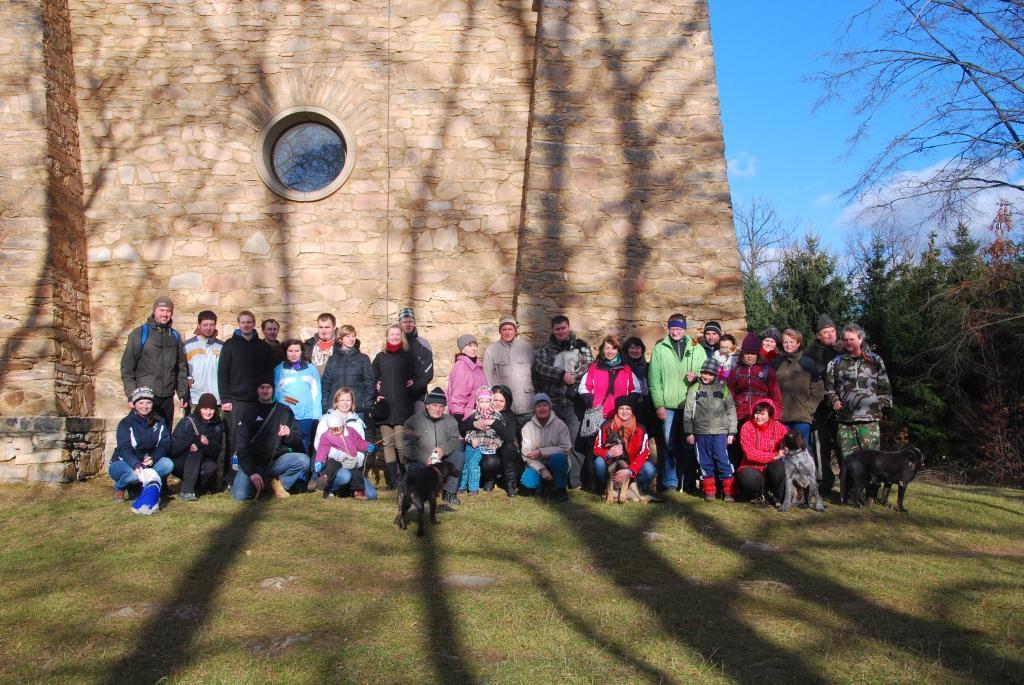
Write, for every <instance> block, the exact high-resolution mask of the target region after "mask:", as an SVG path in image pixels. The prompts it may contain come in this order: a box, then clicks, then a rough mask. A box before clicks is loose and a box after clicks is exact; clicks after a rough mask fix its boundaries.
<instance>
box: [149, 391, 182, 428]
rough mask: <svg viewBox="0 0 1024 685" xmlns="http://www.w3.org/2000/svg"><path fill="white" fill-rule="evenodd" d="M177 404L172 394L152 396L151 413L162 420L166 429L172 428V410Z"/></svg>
mask: <svg viewBox="0 0 1024 685" xmlns="http://www.w3.org/2000/svg"><path fill="white" fill-rule="evenodd" d="M177 406H178V403H177V402H175V401H174V396H173V395H172V396H171V397H154V398H153V413H154V414H156V415H157V416H159V417H160V418H162V419H163V420H164V423H166V424H167V430H168V431H170V430H171V429H172V428H174V410H175V408H176V407H177Z"/></svg>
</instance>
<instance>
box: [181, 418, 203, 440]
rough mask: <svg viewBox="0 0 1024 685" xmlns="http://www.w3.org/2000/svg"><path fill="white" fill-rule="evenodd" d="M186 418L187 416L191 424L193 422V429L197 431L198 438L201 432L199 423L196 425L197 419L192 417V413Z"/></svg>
mask: <svg viewBox="0 0 1024 685" xmlns="http://www.w3.org/2000/svg"><path fill="white" fill-rule="evenodd" d="M185 418H187V419H188V422H189V423H190V424H192V430H194V431H195V432H196V437H197V438H198V437H199V436H200V435H201V433H200V432H199V426H197V425H196V420H195V419H194V418H192V415H191V414H190V415H188V416H187V417H185Z"/></svg>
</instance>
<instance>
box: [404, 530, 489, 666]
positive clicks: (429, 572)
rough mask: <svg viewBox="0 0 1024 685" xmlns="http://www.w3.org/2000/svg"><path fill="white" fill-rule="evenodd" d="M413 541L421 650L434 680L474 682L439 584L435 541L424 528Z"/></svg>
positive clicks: (442, 589) (448, 606)
mask: <svg viewBox="0 0 1024 685" xmlns="http://www.w3.org/2000/svg"><path fill="white" fill-rule="evenodd" d="M449 516H450V515H449ZM441 520H442V521H444V517H442V519H441ZM427 525H429V523H428V524H427ZM413 544H415V545H416V547H417V548H418V551H419V565H420V567H419V581H420V587H421V588H422V592H423V606H424V610H425V611H426V616H425V617H424V618H425V620H426V624H427V629H426V631H425V636H424V637H425V638H426V644H425V645H424V649H425V650H426V653H427V658H428V659H429V660H430V663H431V664H432V665H433V667H434V672H435V673H436V676H437V677H436V682H439V683H446V684H449V683H467V684H468V683H474V682H476V681H477V679H476V678H475V677H474V676H473V672H472V670H471V669H470V665H469V663H468V661H467V660H466V659H465V657H464V656H463V654H464V653H465V645H464V644H463V639H462V635H461V633H460V631H459V624H458V622H457V621H456V620H455V612H454V610H453V608H452V606H451V603H450V602H449V600H448V594H447V591H446V589H445V586H444V583H443V577H442V574H441V550H440V548H439V543H437V542H436V541H435V540H434V538H433V536H431V535H430V532H429V531H428V533H427V535H426V536H424V537H422V538H415V541H414V543H413Z"/></svg>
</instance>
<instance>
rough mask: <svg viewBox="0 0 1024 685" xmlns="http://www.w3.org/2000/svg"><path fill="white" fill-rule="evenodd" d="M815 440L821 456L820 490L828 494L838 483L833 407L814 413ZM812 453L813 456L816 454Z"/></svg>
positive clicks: (821, 408) (817, 450)
mask: <svg viewBox="0 0 1024 685" xmlns="http://www.w3.org/2000/svg"><path fill="white" fill-rule="evenodd" d="M813 435H814V439H815V440H816V441H817V443H818V444H817V449H816V451H815V452H816V453H817V454H818V455H820V456H821V481H820V482H819V484H818V490H820V491H821V492H823V493H827V492H829V491H831V490H832V486H833V485H835V483H836V474H835V473H833V472H832V453H833V452H836V453H837V456H838V451H839V450H838V449H836V415H835V413H834V412H833V411H832V408H831V407H828V408H823V407H819V408H818V411H817V412H815V413H814V430H813ZM815 452H812V454H815Z"/></svg>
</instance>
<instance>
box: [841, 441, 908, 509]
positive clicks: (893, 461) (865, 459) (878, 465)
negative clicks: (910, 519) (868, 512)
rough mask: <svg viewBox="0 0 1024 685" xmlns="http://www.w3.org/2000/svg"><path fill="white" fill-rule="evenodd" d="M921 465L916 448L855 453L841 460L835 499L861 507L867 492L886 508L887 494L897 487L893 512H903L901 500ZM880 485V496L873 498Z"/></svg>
mask: <svg viewBox="0 0 1024 685" xmlns="http://www.w3.org/2000/svg"><path fill="white" fill-rule="evenodd" d="M923 465H924V455H923V454H922V453H921V450H919V449H918V448H916V447H911V448H908V449H904V450H898V451H895V452H883V451H881V450H857V451H856V452H854V453H852V454H851V455H849V456H848V457H846V458H845V459H844V460H843V468H842V471H843V472H844V475H842V478H841V481H840V484H839V496H840V499H841V500H842V501H844V502H845V501H846V500H847V499H848V498H849V499H850V500H852V501H853V503H854V504H856V505H857V506H860V507H863V506H865V505H866V504H867V501H868V489H869V488H871V489H872V490H873V493H874V494H875V501H876V502H878V503H879V504H882V505H886V506H887V505H888V504H889V491H890V490H891V489H892V484H893V483H896V485H897V487H898V491H897V497H896V510H897V511H902V512H906V511H907V510H906V508H904V506H903V496H904V495H905V494H906V492H907V486H908V485H910V481H912V480H914V476H916V475H917V473H918V471H920V470H921V467H922V466H923ZM879 485H883V486H884V487H883V489H882V496H881V497H878V496H877V491H878V486H879Z"/></svg>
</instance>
